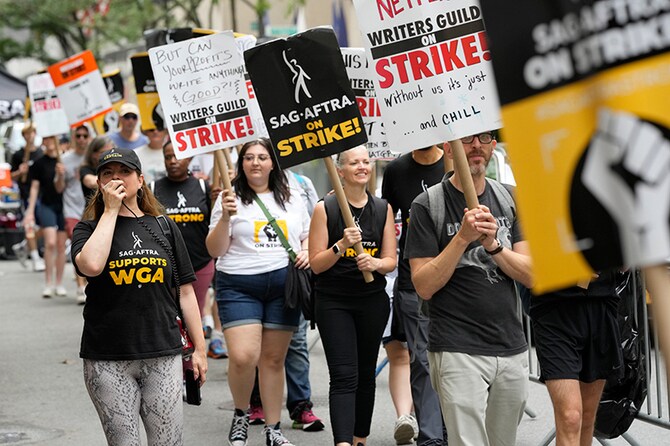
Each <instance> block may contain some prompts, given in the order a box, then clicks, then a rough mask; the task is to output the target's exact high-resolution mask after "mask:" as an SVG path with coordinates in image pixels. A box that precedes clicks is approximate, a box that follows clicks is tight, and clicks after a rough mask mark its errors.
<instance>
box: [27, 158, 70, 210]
mask: <svg viewBox="0 0 670 446" xmlns="http://www.w3.org/2000/svg"><path fill="white" fill-rule="evenodd" d="M57 163H58V159H56V158H51V157H50V156H46V155H45V156H42V157H40V158H39V159H38V160H37V161H35V163H34V164H33V165H32V166H31V167H30V178H31V179H32V180H37V181H39V182H40V195H39V196H40V203H42V204H46V205H48V206H52V207H55V208H58V209H62V208H63V194H62V193H60V192H57V191H56V185H55V183H54V178H55V177H56V164H57Z"/></svg>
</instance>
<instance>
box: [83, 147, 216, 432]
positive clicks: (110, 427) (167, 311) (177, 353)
mask: <svg viewBox="0 0 670 446" xmlns="http://www.w3.org/2000/svg"><path fill="white" fill-rule="evenodd" d="M97 175H98V181H97V184H98V189H97V191H96V192H95V195H93V197H92V199H91V201H90V202H89V204H88V206H87V208H86V210H85V212H84V220H82V221H81V222H79V223H78V224H77V226H76V227H75V229H74V234H73V241H72V260H73V263H74V265H75V268H76V269H77V272H78V273H79V274H81V275H83V276H85V277H87V279H88V286H87V287H86V296H87V299H86V306H85V307H84V332H83V335H82V340H81V350H80V356H81V357H82V358H83V359H84V381H85V383H86V387H87V389H88V392H89V395H90V396H91V400H92V401H93V404H94V405H95V407H96V409H97V411H98V414H99V416H100V421H101V422H102V426H103V430H104V431H105V435H106V437H107V442H108V443H109V444H140V443H141V442H140V439H139V436H140V428H139V423H138V420H139V417H140V415H141V417H142V421H143V423H144V427H145V429H146V432H147V440H148V444H149V445H159V444H160V445H163V444H175V445H177V444H183V438H182V431H183V402H182V376H183V372H182V358H181V350H182V340H181V335H180V332H179V328H178V323H177V315H178V307H177V302H176V299H175V296H174V294H173V283H174V282H176V281H177V280H178V283H179V284H180V287H179V289H180V293H179V295H180V298H179V304H180V306H181V310H182V313H183V317H184V321H185V322H186V325H187V327H189V335H190V336H191V339H192V340H193V343H194V345H195V352H194V353H193V356H192V362H193V369H194V375H195V378H196V380H197V379H199V380H200V383H201V384H202V383H204V382H205V375H206V373H207V358H206V355H205V339H204V336H203V332H202V325H201V322H200V312H199V311H198V304H197V302H196V299H195V294H194V292H193V287H192V286H191V282H193V280H194V279H195V274H194V273H193V267H192V266H191V262H190V261H189V258H188V253H187V251H186V246H185V244H184V241H183V239H182V237H181V233H180V232H179V231H178V230H177V227H176V226H175V224H174V223H173V222H172V221H171V220H170V219H167V222H168V224H169V225H170V227H171V232H172V234H171V236H168V235H167V234H165V233H164V232H163V230H162V229H161V227H160V225H159V222H158V220H157V218H156V216H158V215H159V214H160V213H161V210H162V209H161V206H160V204H159V203H158V201H157V200H156V198H155V197H154V196H153V194H152V193H151V191H150V190H149V188H148V187H147V186H146V184H145V183H144V177H143V176H142V169H141V165H140V161H139V159H138V158H137V155H136V154H135V153H134V152H133V151H132V150H124V149H116V148H115V149H112V150H109V151H107V152H104V153H103V154H102V156H101V157H100V162H99V164H98V167H97ZM173 268H176V269H177V271H176V273H175V274H173ZM110 414H113V415H111V416H110Z"/></svg>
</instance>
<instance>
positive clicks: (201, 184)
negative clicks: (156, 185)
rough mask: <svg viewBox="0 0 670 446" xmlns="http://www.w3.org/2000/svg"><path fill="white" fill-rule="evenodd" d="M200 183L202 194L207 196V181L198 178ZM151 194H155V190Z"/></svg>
mask: <svg viewBox="0 0 670 446" xmlns="http://www.w3.org/2000/svg"><path fill="white" fill-rule="evenodd" d="M198 182H199V183H200V189H202V193H203V194H205V196H207V185H206V184H205V180H203V179H202V178H198ZM151 192H153V190H152V191H151Z"/></svg>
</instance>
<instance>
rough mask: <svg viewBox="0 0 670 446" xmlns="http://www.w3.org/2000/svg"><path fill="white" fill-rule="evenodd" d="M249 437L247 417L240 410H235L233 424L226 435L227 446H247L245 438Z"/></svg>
mask: <svg viewBox="0 0 670 446" xmlns="http://www.w3.org/2000/svg"><path fill="white" fill-rule="evenodd" d="M248 436H249V415H248V414H246V413H244V412H242V411H241V410H240V409H235V413H234V414H233V422H232V424H231V425H230V433H229V434H228V445H229V446H247V437H248Z"/></svg>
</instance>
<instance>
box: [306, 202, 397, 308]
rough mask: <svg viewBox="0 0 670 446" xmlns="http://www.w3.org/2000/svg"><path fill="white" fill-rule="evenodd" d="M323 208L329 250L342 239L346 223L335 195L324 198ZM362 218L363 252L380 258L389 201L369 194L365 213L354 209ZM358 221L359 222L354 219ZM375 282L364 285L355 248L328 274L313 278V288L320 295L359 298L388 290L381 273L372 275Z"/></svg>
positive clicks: (354, 212) (359, 222) (326, 272)
mask: <svg viewBox="0 0 670 446" xmlns="http://www.w3.org/2000/svg"><path fill="white" fill-rule="evenodd" d="M323 201H324V207H325V210H326V217H327V219H328V246H333V244H334V243H335V242H337V241H338V240H340V239H341V238H342V233H343V232H344V228H345V225H344V219H343V218H342V213H341V212H340V208H339V206H338V204H337V198H336V197H335V195H328V196H326V197H325V198H324V200H323ZM352 213H353V214H354V215H355V217H358V218H360V220H359V221H358V224H359V226H360V228H361V230H362V231H363V241H362V243H363V249H365V250H366V252H368V253H369V254H370V255H371V256H372V257H377V258H379V257H381V248H382V237H383V235H384V225H385V223H386V214H387V203H386V200H382V199H381V198H377V197H373V196H372V195H370V194H369V193H368V202H367V203H366V205H365V207H363V209H356V208H354V210H353V212H352ZM355 220H356V218H355ZM372 275H373V277H374V281H372V282H370V283H365V280H364V279H363V273H362V272H361V271H360V270H359V269H358V267H357V266H356V252H355V251H354V248H353V247H351V248H347V249H345V250H344V253H343V255H342V257H340V259H339V260H338V261H337V263H335V265H333V266H332V267H331V268H329V269H328V270H326V271H324V272H322V273H321V274H317V275H315V277H314V287H315V290H316V291H317V292H322V293H326V294H329V295H337V296H346V297H357V296H362V295H369V294H376V293H379V292H380V291H383V290H384V288H385V287H386V277H385V276H384V275H383V274H379V273H378V272H373V273H372Z"/></svg>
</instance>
